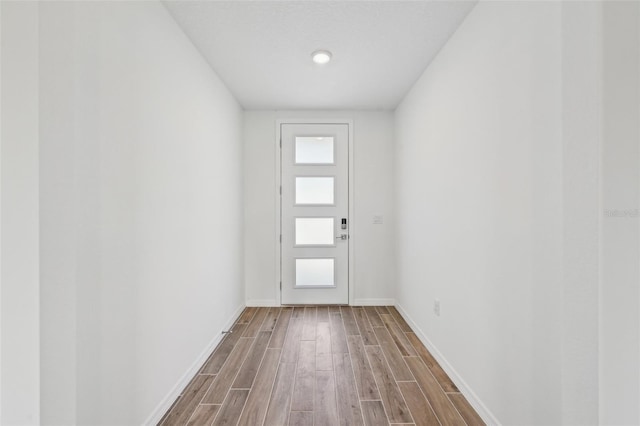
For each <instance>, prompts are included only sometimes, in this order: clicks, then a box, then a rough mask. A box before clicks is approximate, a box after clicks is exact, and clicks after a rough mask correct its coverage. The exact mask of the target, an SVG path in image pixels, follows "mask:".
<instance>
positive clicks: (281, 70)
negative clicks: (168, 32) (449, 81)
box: [164, 0, 476, 109]
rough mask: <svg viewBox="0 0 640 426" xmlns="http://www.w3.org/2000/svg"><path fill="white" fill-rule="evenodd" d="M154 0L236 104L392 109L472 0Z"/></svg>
mask: <svg viewBox="0 0 640 426" xmlns="http://www.w3.org/2000/svg"><path fill="white" fill-rule="evenodd" d="M164 3H165V4H166V6H167V9H168V10H169V12H170V13H171V14H172V15H173V16H174V18H175V19H176V21H177V22H178V24H179V25H180V26H181V27H182V28H183V29H184V31H185V32H186V34H187V35H188V36H189V37H190V38H191V40H192V41H193V43H194V44H195V46H196V47H197V48H198V49H199V50H200V51H201V52H202V54H203V55H204V57H205V58H206V59H207V60H208V61H209V63H210V64H211V66H212V67H213V69H214V70H215V71H216V72H217V73H218V75H219V76H220V78H222V80H223V81H224V82H225V83H226V84H227V86H228V87H229V89H230V90H231V91H232V92H233V94H234V95H235V96H236V98H237V99H238V101H239V102H240V103H241V104H242V106H243V107H244V108H245V109H394V108H395V107H396V106H397V105H398V104H399V103H400V101H401V100H402V98H403V97H404V96H405V95H406V93H407V92H408V91H409V89H410V88H411V86H412V85H413V84H414V83H415V81H416V80H417V79H418V77H420V75H421V74H422V72H423V71H424V70H425V69H426V67H427V65H428V64H429V63H430V62H431V60H432V59H433V58H434V57H435V55H436V54H437V53H438V51H439V50H440V48H441V47H442V46H443V45H444V44H445V43H446V42H447V40H448V39H449V37H450V36H451V35H452V34H453V32H454V31H455V30H456V28H458V26H459V25H460V23H461V22H462V21H463V20H464V18H465V17H466V16H467V14H468V13H469V12H470V11H471V9H472V8H473V6H474V5H475V3H476V2H475V1H433V0H429V1H424V0H423V1H415V0H414V1H401V0H398V1H388V0H387V1H362V0H360V1H344V0H343V1H326V0H324V1H305V0H297V1H295V0H294V1H292V0H289V1H268V0H267V1H265V0H262V1H184V0H169V1H165V2H164ZM321 48H322V49H328V50H330V51H331V52H332V53H333V60H332V61H331V62H330V63H329V64H327V65H324V66H318V65H315V64H313V63H312V61H311V52H312V51H314V50H316V49H321Z"/></svg>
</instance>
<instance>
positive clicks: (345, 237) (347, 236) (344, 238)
mask: <svg viewBox="0 0 640 426" xmlns="http://www.w3.org/2000/svg"><path fill="white" fill-rule="evenodd" d="M348 239H349V235H347V234H340V236H338V237H336V240H348Z"/></svg>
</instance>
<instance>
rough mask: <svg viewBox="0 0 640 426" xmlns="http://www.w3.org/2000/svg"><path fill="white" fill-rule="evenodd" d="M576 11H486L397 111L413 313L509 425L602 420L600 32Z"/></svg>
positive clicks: (492, 416) (402, 244) (492, 415)
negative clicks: (436, 302) (599, 403)
mask: <svg viewBox="0 0 640 426" xmlns="http://www.w3.org/2000/svg"><path fill="white" fill-rule="evenodd" d="M564 7H565V6H564V5H562V4H559V3H553V2H551V3H550V2H546V3H535V2H480V3H479V4H478V5H477V6H476V8H475V9H474V10H473V11H472V12H471V13H470V14H469V16H468V17H467V19H466V21H465V22H464V23H463V24H462V26H461V27H460V28H459V29H458V31H457V32H456V34H454V36H453V37H452V39H451V40H450V41H449V43H448V44H447V45H446V46H445V47H444V48H443V50H442V51H441V52H440V54H439V55H438V57H437V58H436V59H435V61H434V62H433V63H432V64H431V65H430V67H429V68H428V69H427V71H426V72H425V73H424V75H423V76H422V77H421V79H420V80H419V81H418V83H417V84H416V85H415V86H414V88H413V89H412V91H411V92H410V93H409V95H408V96H407V97H406V98H405V100H404V101H403V103H402V104H401V106H400V107H399V108H398V110H397V114H396V144H397V149H396V176H397V178H396V184H397V190H398V192H397V194H398V197H397V210H396V211H397V212H398V235H399V239H398V254H397V256H398V266H397V270H398V290H397V297H398V303H399V306H400V308H401V309H402V310H403V311H404V313H405V314H406V315H407V317H408V318H410V319H411V320H412V322H413V324H414V325H415V326H416V327H417V328H418V329H419V332H420V333H421V335H422V337H423V338H424V339H425V340H426V341H427V343H428V344H429V345H430V346H431V347H432V348H433V349H434V351H435V352H436V353H437V354H438V356H439V357H440V359H441V360H442V361H443V362H444V363H445V365H446V367H447V369H448V370H449V372H451V373H452V374H453V375H454V376H455V378H456V380H457V382H458V383H459V384H460V385H461V387H462V389H463V390H464V391H465V393H466V394H467V395H468V397H469V398H470V399H471V400H472V402H473V403H474V404H475V405H476V407H477V408H478V409H479V410H480V411H481V412H482V413H483V414H484V415H485V417H486V418H487V420H488V421H491V422H494V421H497V422H500V423H503V424H594V423H597V421H598V408H597V396H598V373H597V371H598V330H597V320H598V308H597V289H598V217H599V208H598V204H597V202H598V191H599V189H598V176H599V168H598V156H597V153H598V143H599V138H598V135H599V133H598V132H597V129H598V127H597V126H598V125H597V121H598V119H599V118H600V117H599V115H598V111H597V105H598V103H597V96H595V95H594V93H595V92H596V91H597V88H598V84H597V77H598V75H599V74H598V70H599V62H598V56H597V48H598V44H597V40H596V38H597V37H598V34H599V32H598V30H599V27H598V21H597V5H596V6H594V5H593V4H586V3H585V4H579V5H577V6H575V10H572V9H566V8H565V9H563V8H564ZM585 9H586V10H585ZM591 18H593V19H591ZM594 24H595V25H594ZM567 48H570V49H571V50H569V51H568V52H564V53H565V55H563V50H565V49H567ZM593 52H595V54H594V53H593ZM563 97H564V98H563ZM567 117H568V118H567ZM563 118H564V119H565V120H563ZM594 123H595V124H594ZM580 130H582V131H580ZM580 136H582V139H580V138H579V137H580ZM567 192H569V193H570V194H567ZM568 215H570V216H568ZM567 221H570V222H571V223H570V226H569V227H567V228H565V222H567ZM594 293H595V295H596V298H594V297H593V295H594ZM435 299H439V300H440V302H441V315H440V316H439V317H438V316H436V315H435V314H434V312H433V309H432V307H433V304H434V300H435ZM594 302H595V304H594ZM594 399H595V407H594V404H593V402H594Z"/></svg>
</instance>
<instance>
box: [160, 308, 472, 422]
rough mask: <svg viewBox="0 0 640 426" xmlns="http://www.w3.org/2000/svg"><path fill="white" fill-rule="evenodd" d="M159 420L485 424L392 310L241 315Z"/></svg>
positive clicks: (284, 310) (258, 311)
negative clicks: (230, 331) (229, 332)
mask: <svg viewBox="0 0 640 426" xmlns="http://www.w3.org/2000/svg"><path fill="white" fill-rule="evenodd" d="M232 330H233V333H231V334H228V335H227V336H226V337H225V338H224V340H223V341H222V342H221V343H220V345H218V347H217V348H216V350H215V351H214V353H213V354H212V355H211V356H210V357H209V359H208V360H207V362H206V363H205V364H204V365H203V366H202V368H201V369H200V371H199V373H198V375H197V376H196V377H195V378H194V379H193V380H192V381H191V383H189V385H188V386H187V387H186V388H185V389H184V390H183V392H182V394H181V395H180V396H179V397H178V399H177V400H176V401H175V403H174V404H173V405H172V406H171V409H170V410H169V411H168V412H167V413H166V414H165V416H164V417H163V419H162V420H161V421H160V423H159V424H160V425H162V426H172V425H194V426H199V425H247V426H259V425H265V426H285V425H309V426H333V425H336V426H338V425H363V426H378V425H395V424H402V425H415V426H421V425H434V426H436V425H442V426H445V425H468V426H476V425H484V423H483V422H482V419H481V418H480V416H478V414H477V413H476V412H475V411H474V410H473V408H472V407H471V405H469V403H468V402H467V400H466V399H465V398H464V396H463V395H462V394H461V393H460V392H459V390H458V388H457V387H456V386H455V384H454V383H453V382H452V381H451V380H450V379H449V377H448V376H447V375H446V373H445V372H444V370H442V368H441V367H440V366H439V365H438V363H437V362H436V361H435V359H434V358H433V356H432V355H431V354H430V353H429V351H428V350H427V349H426V348H425V347H424V346H423V345H422V343H421V342H420V340H419V339H418V337H417V336H416V335H415V333H413V331H412V330H411V328H410V327H409V325H408V324H407V323H406V322H405V321H404V319H403V318H402V316H401V315H400V314H399V313H398V311H397V310H396V309H395V307H393V306H375V307H374V306H367V307H352V306H304V307H282V308H255V307H249V308H246V309H245V310H244V311H243V312H242V314H241V315H240V317H239V318H238V320H237V321H236V323H235V325H234V326H233V328H232Z"/></svg>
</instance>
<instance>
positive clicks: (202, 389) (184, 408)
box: [163, 374, 215, 426]
mask: <svg viewBox="0 0 640 426" xmlns="http://www.w3.org/2000/svg"><path fill="white" fill-rule="evenodd" d="M214 377H215V376H210V375H202V374H198V375H197V376H196V377H195V378H194V379H193V380H192V381H191V382H190V383H189V385H187V387H186V389H185V390H184V392H183V393H182V396H181V397H180V399H179V400H178V402H177V403H176V404H175V405H174V407H173V409H172V410H171V411H170V412H169V415H168V416H167V418H166V419H165V421H164V423H163V424H164V425H166V426H169V425H184V424H186V423H187V421H188V420H189V418H190V417H191V415H192V414H193V412H194V411H195V409H196V407H197V406H198V404H200V401H201V400H202V398H203V397H204V395H205V393H206V392H207V389H209V386H210V385H211V382H212V381H213V380H214Z"/></svg>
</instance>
